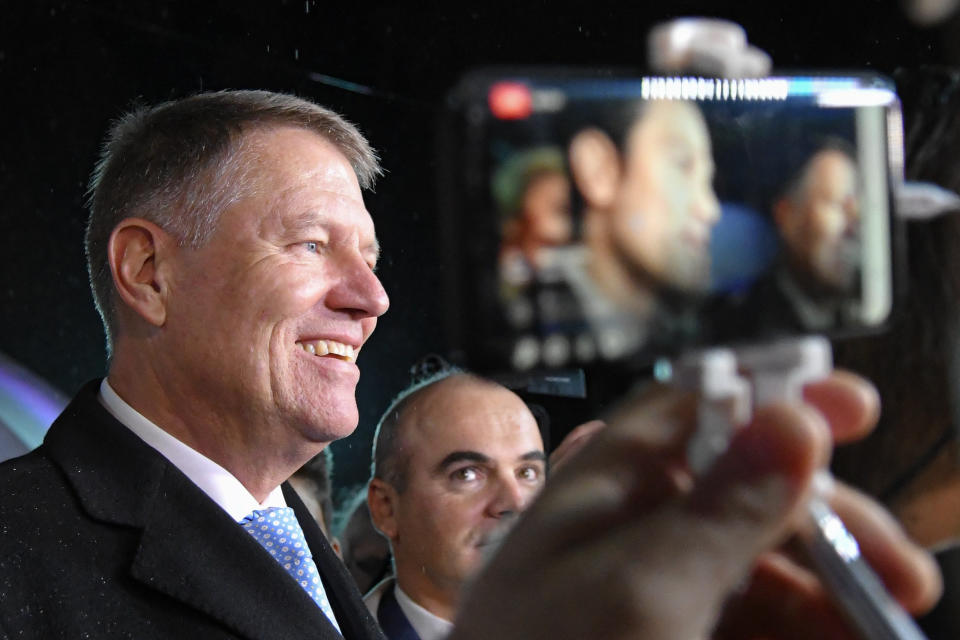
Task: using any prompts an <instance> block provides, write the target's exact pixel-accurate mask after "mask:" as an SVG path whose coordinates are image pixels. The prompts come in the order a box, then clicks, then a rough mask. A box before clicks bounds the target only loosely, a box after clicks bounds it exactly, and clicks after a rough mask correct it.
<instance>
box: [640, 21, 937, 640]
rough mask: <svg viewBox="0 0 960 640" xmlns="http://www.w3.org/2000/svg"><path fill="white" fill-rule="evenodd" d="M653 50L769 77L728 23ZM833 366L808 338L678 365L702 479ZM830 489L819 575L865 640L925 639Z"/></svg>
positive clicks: (689, 24) (700, 26)
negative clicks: (743, 431)
mask: <svg viewBox="0 0 960 640" xmlns="http://www.w3.org/2000/svg"><path fill="white" fill-rule="evenodd" d="M649 43H650V61H651V64H652V66H654V68H656V69H657V70H659V71H661V72H665V73H670V72H674V73H675V72H682V71H689V70H690V69H695V70H697V71H699V72H700V73H707V74H709V75H714V76H725V77H744V76H759V75H765V74H766V73H767V72H768V71H769V68H770V58H769V56H767V55H766V54H765V53H763V52H762V51H760V50H758V49H756V48H755V47H751V46H749V45H748V44H747V41H746V33H745V32H744V30H743V28H742V27H740V26H739V25H737V24H735V23H732V22H727V21H725V20H716V19H699V18H682V19H679V20H675V21H673V22H670V23H666V24H664V25H660V26H658V27H656V28H654V30H653V31H652V32H651V34H650V38H649ZM832 361H833V355H832V351H831V348H830V343H829V342H828V341H827V339H826V338H824V337H822V336H806V337H799V338H791V339H785V340H781V341H779V342H771V343H766V344H758V345H754V346H749V347H744V348H739V349H737V350H735V351H734V350H731V349H725V348H718V349H709V350H706V351H702V352H698V353H692V354H688V355H686V356H684V357H681V358H680V359H679V360H678V361H676V362H674V363H672V364H671V367H670V372H671V373H670V380H671V382H672V384H675V385H677V386H679V387H682V388H685V389H696V390H698V391H699V392H700V394H701V396H700V404H699V406H698V415H697V418H698V425H697V432H696V433H695V434H694V436H693V437H692V439H691V441H690V443H689V445H688V449H687V460H688V464H689V465H690V467H691V469H692V470H693V472H694V473H696V474H697V475H700V474H702V473H703V472H705V471H706V470H707V469H708V468H709V467H710V466H711V465H712V464H713V462H714V460H716V459H717V458H718V457H719V456H720V455H722V454H723V452H724V451H726V449H727V447H728V445H729V443H730V440H731V438H732V437H733V434H734V433H735V430H736V429H737V427H738V425H743V424H746V423H747V421H748V419H749V416H750V414H751V413H752V410H753V408H756V407H762V406H766V405H769V404H771V403H774V402H802V399H803V387H804V385H805V384H807V383H809V382H814V381H816V380H822V379H824V378H826V377H827V376H828V375H829V373H830V371H831V369H832V368H833V362H832ZM832 485H833V479H832V477H831V476H830V474H829V472H828V471H826V470H823V471H820V472H819V473H818V475H817V476H816V477H815V478H814V496H813V497H812V498H811V500H810V502H809V503H808V505H807V512H808V513H809V514H810V518H811V520H812V527H810V531H809V532H807V533H804V534H801V535H800V536H799V537H800V540H801V542H802V543H803V544H804V547H805V548H806V550H807V553H808V555H809V558H810V561H811V563H812V564H813V566H814V568H815V569H816V570H817V573H818V575H819V576H820V578H821V579H822V580H823V582H824V584H825V585H826V587H827V589H828V590H829V591H830V593H831V594H832V595H833V596H834V598H835V599H836V601H837V604H838V605H839V606H840V607H841V609H842V610H843V611H844V613H845V614H846V615H847V618H848V619H849V621H850V622H851V623H852V624H853V626H854V627H855V628H856V629H857V631H859V632H860V634H861V635H862V636H863V638H864V639H865V640H926V636H925V635H924V634H923V632H922V631H920V629H919V627H917V625H916V623H915V622H914V621H913V618H911V617H910V616H909V615H908V614H907V613H906V611H904V610H903V608H902V607H900V605H899V604H898V603H897V602H896V601H895V600H893V598H891V597H890V594H889V593H887V591H886V589H885V588H884V586H883V583H882V582H881V581H880V579H879V578H878V577H877V575H876V574H875V573H874V572H873V570H872V569H871V568H870V566H869V564H867V562H866V560H865V559H864V558H863V556H862V555H861V554H860V547H859V545H858V544H857V541H856V539H855V538H854V537H853V536H852V535H851V534H850V532H849V531H847V528H846V527H845V526H844V524H843V522H842V521H841V520H840V518H839V517H838V516H837V515H836V514H835V513H834V512H833V510H832V509H831V508H830V506H829V505H828V504H827V500H826V498H827V496H826V492H827V489H828V488H829V487H830V486H832Z"/></svg>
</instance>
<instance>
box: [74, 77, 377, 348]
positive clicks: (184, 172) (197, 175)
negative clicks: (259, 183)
mask: <svg viewBox="0 0 960 640" xmlns="http://www.w3.org/2000/svg"><path fill="white" fill-rule="evenodd" d="M285 126H288V127H299V128H302V129H306V130H308V131H312V132H314V133H316V134H317V135H319V136H321V137H322V138H324V139H325V140H327V141H328V142H330V143H331V144H333V145H334V146H335V147H336V148H337V149H338V150H339V151H340V152H341V153H342V154H343V155H344V157H346V159H347V160H348V161H349V162H350V164H351V166H352V167H353V170H354V172H355V173H356V175H357V180H358V182H359V183H360V186H361V187H362V188H364V189H370V188H372V187H373V184H374V182H375V180H376V178H377V176H379V175H380V174H381V173H382V171H381V168H380V164H379V160H378V158H377V154H376V152H374V150H373V149H372V148H371V147H370V145H369V143H368V142H367V140H366V138H364V137H363V135H362V134H361V133H360V132H359V131H358V130H357V128H356V127H355V126H354V125H353V124H351V123H350V122H348V121H346V120H345V119H344V118H342V117H341V116H339V115H338V114H336V113H334V112H333V111H330V110H329V109H325V108H324V107H321V106H319V105H316V104H314V103H312V102H309V101H308V100H304V99H302V98H298V97H296V96H292V95H286V94H281V93H272V92H269V91H219V92H215V93H201V94H198V95H194V96H191V97H189V98H185V99H182V100H176V101H171V102H165V103H163V104H159V105H156V106H154V107H140V108H136V109H134V110H133V111H131V112H130V113H128V114H126V115H124V116H122V117H121V118H119V119H118V120H117V121H116V122H114V123H113V125H112V126H111V127H110V130H109V132H108V134H107V137H106V140H105V142H104V145H103V148H102V151H101V153H100V159H99V161H98V162H97V165H96V167H95V168H94V171H93V175H92V176H91V179H90V188H89V191H88V194H87V195H88V206H89V208H90V217H89V221H88V224H87V231H86V239H85V245H86V255H87V271H88V273H89V276H90V287H91V289H92V290H93V299H94V302H95V303H96V305H97V311H99V312H100V317H101V318H102V319H103V324H104V330H105V332H106V339H107V354H108V356H109V355H110V354H111V353H112V350H113V338H114V332H115V331H116V321H117V304H118V302H117V298H116V294H115V292H114V288H113V278H112V276H111V274H110V265H109V261H108V257H107V245H108V242H109V240H110V234H111V233H112V232H113V229H114V228H115V227H116V226H117V224H118V223H119V222H120V221H121V220H123V219H124V218H129V217H139V218H143V219H145V220H149V221H150V222H153V223H154V224H156V225H157V226H159V227H161V228H162V229H164V230H165V231H166V232H167V233H170V234H171V235H172V236H173V237H174V238H175V239H176V240H177V242H178V243H179V244H180V246H189V247H192V248H199V247H202V246H203V245H205V244H206V243H207V242H208V241H209V240H210V238H211V236H212V235H213V233H214V231H215V229H216V226H217V222H218V221H219V219H220V215H221V214H222V213H223V211H224V210H225V209H227V208H228V207H229V206H230V205H232V204H234V203H236V202H238V201H239V200H242V199H243V198H245V197H247V196H249V195H252V191H253V189H254V188H255V187H256V181H255V180H251V179H250V178H251V177H252V172H253V168H254V163H253V162H252V161H251V160H252V159H253V158H252V156H253V154H250V153H246V151H248V146H249V145H247V144H246V142H248V138H249V136H248V135H247V134H249V133H251V132H253V131H258V130H267V129H272V128H276V127H285Z"/></svg>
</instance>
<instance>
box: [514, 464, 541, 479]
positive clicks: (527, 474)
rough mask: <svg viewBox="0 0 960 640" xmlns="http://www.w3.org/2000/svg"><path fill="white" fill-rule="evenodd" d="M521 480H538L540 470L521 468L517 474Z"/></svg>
mask: <svg viewBox="0 0 960 640" xmlns="http://www.w3.org/2000/svg"><path fill="white" fill-rule="evenodd" d="M517 475H518V476H519V477H520V479H521V480H531V481H532V480H538V479H539V478H540V469H538V468H536V467H523V468H522V469H520V470H519V471H518V472H517Z"/></svg>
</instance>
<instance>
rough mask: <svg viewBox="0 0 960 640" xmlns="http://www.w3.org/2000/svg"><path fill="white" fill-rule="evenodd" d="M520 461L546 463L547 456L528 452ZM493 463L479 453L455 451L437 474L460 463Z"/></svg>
mask: <svg viewBox="0 0 960 640" xmlns="http://www.w3.org/2000/svg"><path fill="white" fill-rule="evenodd" d="M519 460H524V461H527V462H532V461H536V462H546V461H547V455H546V454H545V453H544V452H543V451H538V450H534V451H528V452H527V453H525V454H523V455H522V456H520V458H519ZM491 461H492V458H490V456H487V455H484V454H482V453H480V452H479V451H454V452H453V453H449V454H447V455H446V456H445V457H444V458H443V460H441V461H440V462H439V463H438V464H437V466H436V472H437V473H442V472H443V471H445V470H447V469H448V468H449V467H450V466H451V465H454V464H456V463H458V462H478V463H480V464H489V463H490V462H491Z"/></svg>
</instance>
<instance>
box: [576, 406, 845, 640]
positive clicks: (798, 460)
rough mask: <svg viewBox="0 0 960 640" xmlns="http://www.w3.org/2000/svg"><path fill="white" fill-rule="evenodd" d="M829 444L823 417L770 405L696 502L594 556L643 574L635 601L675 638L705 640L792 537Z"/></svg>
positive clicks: (664, 510) (615, 538)
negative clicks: (763, 561) (749, 578)
mask: <svg viewBox="0 0 960 640" xmlns="http://www.w3.org/2000/svg"><path fill="white" fill-rule="evenodd" d="M829 441H830V436H829V432H828V429H827V426H826V424H825V422H824V420H823V418H822V417H821V416H820V415H819V414H818V413H817V412H816V411H814V410H812V409H810V408H808V407H805V406H802V405H799V406H789V405H772V406H770V407H765V408H764V409H762V410H760V411H758V412H757V414H756V416H755V418H754V420H753V421H752V422H751V423H750V424H749V425H747V426H746V427H745V428H743V429H742V430H741V431H739V432H738V433H737V434H736V436H735V437H734V439H733V441H732V442H731V445H730V448H729V449H728V451H727V452H726V453H725V454H724V455H723V456H722V457H721V458H720V459H719V460H718V461H717V463H716V464H715V465H714V466H713V467H712V468H711V470H710V471H709V472H708V473H707V474H706V475H705V476H704V477H703V478H701V479H699V480H698V481H697V482H696V484H695V485H694V487H693V489H692V491H691V492H690V493H689V494H686V495H682V496H679V497H677V498H676V499H674V500H672V501H670V502H668V503H666V504H664V505H663V506H662V507H661V508H660V509H659V510H657V511H656V512H655V513H650V514H646V516H643V517H638V518H637V519H636V521H635V523H634V524H633V525H631V526H627V527H623V528H622V529H621V530H620V531H619V532H616V533H614V534H612V535H611V536H610V540H611V542H610V544H608V545H607V550H606V551H603V550H599V549H594V550H592V552H593V553H594V554H595V555H594V557H597V555H599V557H606V558H617V559H618V564H619V565H622V566H623V567H624V568H625V569H624V570H628V569H630V568H632V570H633V571H634V573H635V574H638V578H637V580H638V582H639V586H637V587H636V588H635V589H634V595H635V597H637V598H639V599H640V601H641V603H642V606H643V607H644V608H645V610H647V611H648V612H654V613H655V615H653V616H651V618H652V619H654V620H658V621H664V622H663V623H664V624H665V625H667V627H669V628H672V629H682V630H684V634H679V635H674V636H673V637H699V636H698V635H697V633H698V630H699V633H701V634H702V632H703V630H704V629H710V628H712V626H713V625H714V623H715V622H716V620H717V617H718V616H719V614H720V610H721V605H722V603H723V602H724V601H725V599H726V598H727V596H728V595H729V594H730V593H731V592H733V590H734V589H735V588H736V586H737V585H738V584H740V583H741V582H742V580H743V578H744V577H745V576H746V575H747V574H748V573H749V571H750V570H751V568H752V566H753V564H754V562H755V559H756V558H757V556H758V555H759V554H761V553H762V552H764V551H766V550H767V549H769V548H771V547H772V546H774V545H775V544H777V543H778V542H779V541H781V540H782V539H783V538H784V537H785V536H786V535H788V534H789V533H790V531H791V528H792V527H791V523H792V522H793V521H794V518H795V517H796V514H797V513H798V511H799V510H800V509H801V508H802V507H803V505H804V504H805V502H806V499H807V496H808V494H809V489H810V485H811V482H812V478H813V475H814V472H815V470H816V469H818V468H819V467H820V466H821V465H822V464H823V463H824V461H825V460H826V458H827V455H828V452H829V448H830V447H829ZM638 540H640V541H642V543H641V544H638V543H637V541H638ZM615 566H617V565H615ZM638 569H639V570H638ZM676 603H682V605H677V604H676ZM694 612H695V613H694ZM667 627H664V628H667ZM664 637H670V636H669V635H666V634H664Z"/></svg>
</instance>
